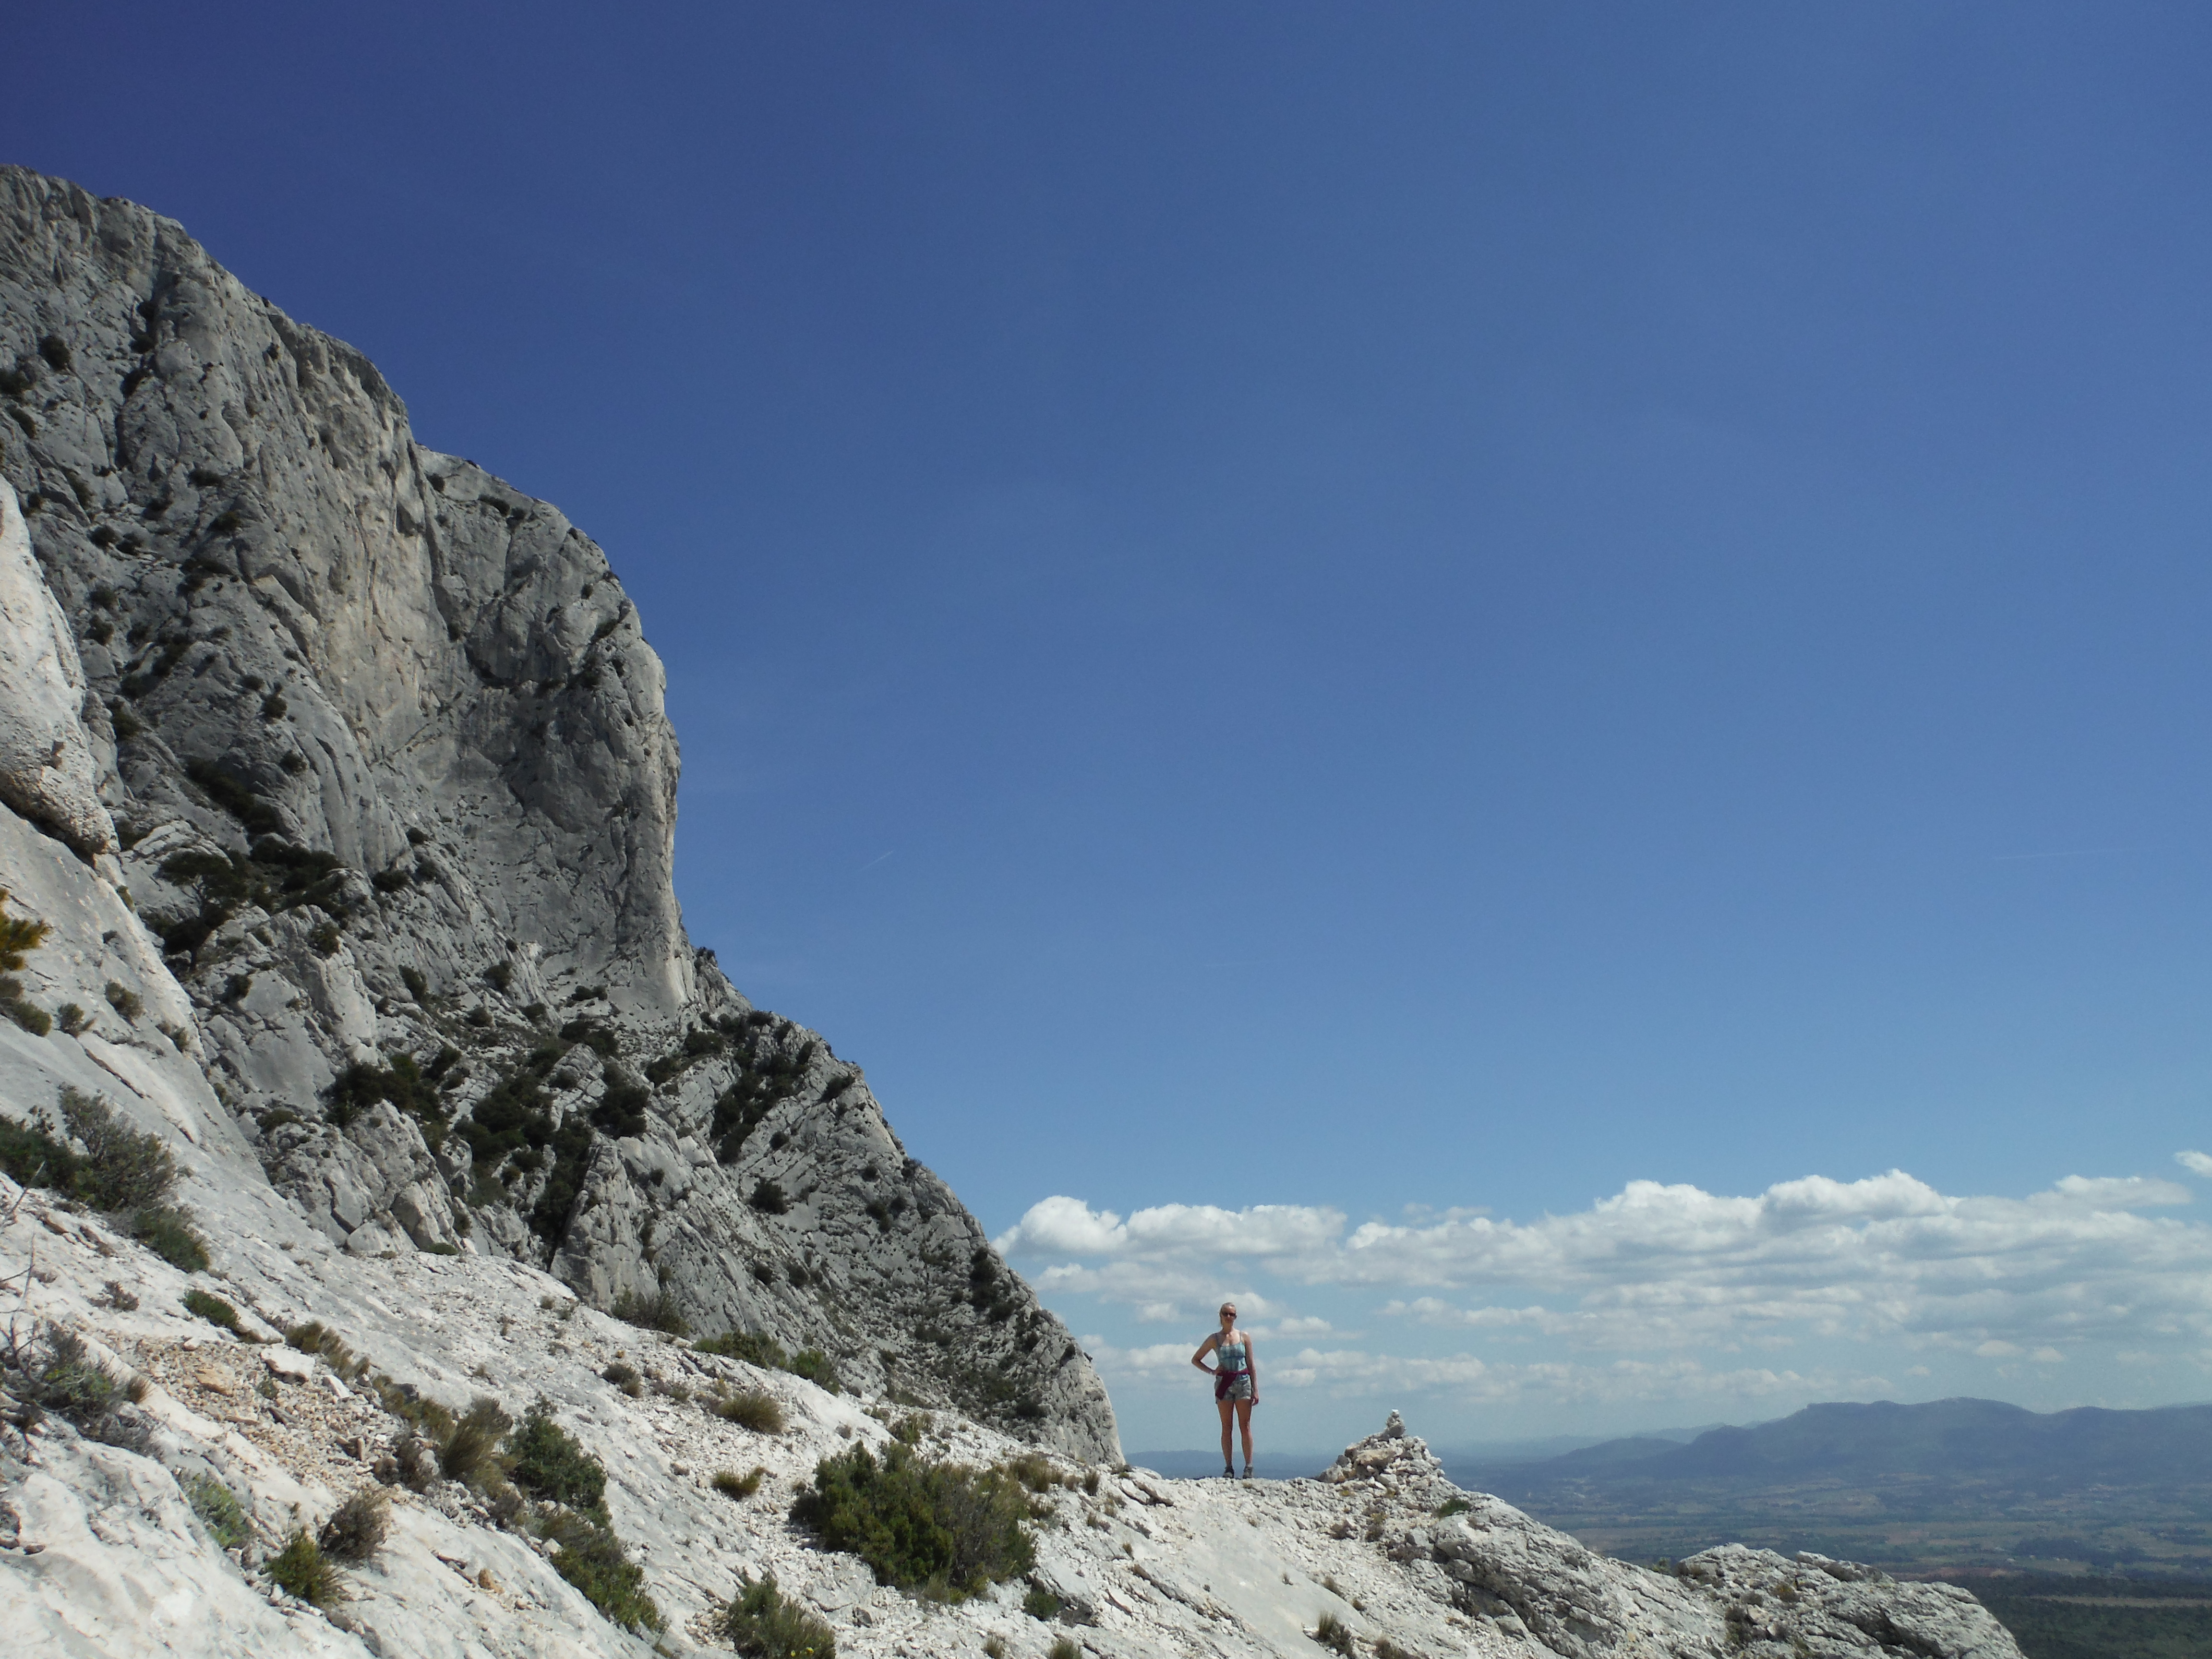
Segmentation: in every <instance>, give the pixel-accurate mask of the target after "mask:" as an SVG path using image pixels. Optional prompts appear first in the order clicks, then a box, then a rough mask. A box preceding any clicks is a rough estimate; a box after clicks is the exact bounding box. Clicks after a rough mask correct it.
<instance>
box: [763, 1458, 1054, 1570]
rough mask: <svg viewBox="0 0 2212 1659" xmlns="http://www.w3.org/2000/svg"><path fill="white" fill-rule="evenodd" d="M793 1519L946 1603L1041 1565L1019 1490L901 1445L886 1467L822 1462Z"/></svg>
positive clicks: (862, 1461) (992, 1473)
mask: <svg viewBox="0 0 2212 1659" xmlns="http://www.w3.org/2000/svg"><path fill="white" fill-rule="evenodd" d="M791 1513H792V1518H793V1520H795V1521H797V1522H799V1523H800V1524H801V1525H803V1526H806V1527H809V1528H812V1529H813V1530H814V1531H815V1532H816V1533H817V1534H820V1536H821V1538H822V1540H823V1542H824V1543H826V1544H827V1545H828V1546H829V1547H830V1548H831V1549H834V1550H844V1551H848V1552H849V1553H853V1554H854V1555H858V1556H860V1558H861V1559H863V1560H865V1561H866V1562H867V1564H868V1565H870V1566H871V1567H872V1568H873V1569H874V1570H875V1573H876V1577H877V1578H878V1579H879V1580H880V1581H882V1582H883V1583H888V1584H896V1585H897V1586H898V1587H899V1588H901V1589H911V1590H918V1591H920V1592H921V1593H922V1594H924V1595H930V1596H933V1597H936V1598H939V1599H943V1600H948V1601H960V1600H963V1599H964V1598H966V1597H967V1596H969V1595H974V1594H975V1592H976V1591H978V1590H980V1589H982V1588H983V1586H984V1585H985V1584H987V1583H993V1582H994V1581H996V1580H1000V1579H1005V1578H1011V1577H1014V1576H1015V1575H1016V1574H1018V1573H1023V1572H1026V1571H1029V1569H1030V1566H1031V1565H1034V1564H1035V1560H1036V1554H1035V1550H1034V1547H1033V1546H1032V1545H1031V1543H1030V1535H1029V1529H1028V1527H1027V1526H1026V1525H1025V1524H1024V1523H1025V1522H1026V1519H1027V1517H1028V1514H1029V1505H1028V1501H1027V1499H1026V1498H1024V1495H1023V1492H1022V1490H1021V1488H1020V1486H1018V1485H1016V1484H1015V1483H1014V1482H1013V1481H1012V1480H1008V1479H1007V1478H1006V1476H1005V1475H1003V1474H1000V1473H998V1472H997V1471H996V1470H986V1471H983V1472H981V1473H978V1472H976V1471H975V1470H973V1469H967V1468H959V1467H957V1466H956V1465H952V1464H945V1463H927V1462H923V1461H922V1460H921V1458H920V1457H919V1456H918V1455H915V1452H914V1451H913V1450H912V1449H909V1448H908V1447H906V1446H902V1445H900V1444H897V1443H892V1444H891V1445H890V1446H889V1447H888V1448H886V1449H885V1452H884V1460H883V1462H880V1463H879V1462H877V1461H876V1459H875V1456H874V1455H873V1454H872V1452H870V1451H869V1449H867V1448H866V1446H855V1447H854V1448H853V1449H851V1450H849V1451H848V1452H845V1453H843V1454H842V1455H838V1456H836V1457H825V1458H823V1460H822V1461H821V1462H820V1463H818V1464H817V1465H816V1466H815V1470H814V1486H813V1489H812V1490H811V1491H809V1492H801V1493H800V1494H799V1501H798V1502H797V1503H796V1504H793V1506H792V1511H791Z"/></svg>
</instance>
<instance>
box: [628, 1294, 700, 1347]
mask: <svg viewBox="0 0 2212 1659" xmlns="http://www.w3.org/2000/svg"><path fill="white" fill-rule="evenodd" d="M612 1312H613V1314H614V1316H615V1317H616V1318H617V1319H619V1320H622V1321H623V1322H625V1323H628V1324H631V1325H635V1326H638V1327H640V1328H643V1329H645V1330H648V1331H665V1332H667V1333H668V1334H670V1335H671V1336H689V1335H690V1334H691V1327H690V1325H689V1324H687V1323H686V1322H684V1314H683V1310H681V1309H679V1308H678V1306H677V1305H676V1298H675V1297H671V1296H670V1295H669V1294H668V1292H667V1291H665V1290H661V1291H653V1294H652V1295H650V1296H643V1295H640V1294H639V1293H637V1292H636V1291H630V1292H629V1293H627V1294H625V1295H623V1296H621V1297H617V1298H616V1301H615V1305H614V1308H613V1310H612Z"/></svg>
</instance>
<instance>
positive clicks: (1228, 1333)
mask: <svg viewBox="0 0 2212 1659" xmlns="http://www.w3.org/2000/svg"><path fill="white" fill-rule="evenodd" d="M1209 1353H1210V1354H1212V1356H1213V1359H1214V1363H1213V1364H1211V1365H1209V1364H1206V1355H1207V1354H1209ZM1190 1363H1191V1364H1194V1365H1195V1366H1197V1367H1198V1368H1199V1370H1202V1371H1211V1372H1212V1373H1213V1403H1214V1406H1215V1407H1216V1408H1218V1410H1219V1411H1220V1413H1221V1474H1222V1478H1223V1479H1224V1480H1234V1479H1236V1476H1237V1466H1236V1465H1235V1464H1233V1463H1231V1462H1230V1461H1229V1416H1230V1413H1231V1411H1232V1410H1233V1411H1234V1412H1235V1413H1236V1414H1237V1425H1238V1426H1239V1427H1240V1428H1242V1429H1243V1431H1244V1478H1245V1479H1246V1480H1250V1479H1251V1478H1252V1407H1255V1406H1256V1405H1258V1404H1259V1403H1260V1368H1259V1367H1258V1366H1257V1365H1256V1364H1254V1363H1253V1357H1252V1339H1251V1338H1250V1337H1249V1336H1248V1335H1246V1334H1244V1333H1243V1331H1240V1330H1238V1329H1237V1304H1235V1303H1234V1302H1225V1303H1223V1304H1221V1328H1220V1329H1219V1330H1218V1331H1216V1332H1214V1334H1212V1335H1211V1336H1209V1337H1207V1338H1206V1340H1205V1341H1203V1342H1201V1343H1200V1344H1199V1345H1198V1352H1196V1353H1194V1354H1193V1355H1191V1357H1190Z"/></svg>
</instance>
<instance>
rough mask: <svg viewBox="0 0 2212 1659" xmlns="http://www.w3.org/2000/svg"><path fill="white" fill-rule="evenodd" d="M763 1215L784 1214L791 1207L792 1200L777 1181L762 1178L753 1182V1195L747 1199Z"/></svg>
mask: <svg viewBox="0 0 2212 1659" xmlns="http://www.w3.org/2000/svg"><path fill="white" fill-rule="evenodd" d="M745 1201H746V1202H747V1203H749V1204H750V1205H751V1206H753V1208H755V1209H756V1210H758V1211H759V1212H761V1213H762V1214H763V1215H782V1214H783V1213H785V1212H787V1211H788V1210H789V1209H790V1208H791V1200H789V1199H788V1198H787V1197H786V1196H784V1191H783V1188H782V1187H781V1185H779V1184H778V1183H777V1182H773V1181H769V1180H765V1179H763V1180H761V1181H757V1182H754V1183H753V1195H752V1196H751V1197H750V1199H748V1200H745Z"/></svg>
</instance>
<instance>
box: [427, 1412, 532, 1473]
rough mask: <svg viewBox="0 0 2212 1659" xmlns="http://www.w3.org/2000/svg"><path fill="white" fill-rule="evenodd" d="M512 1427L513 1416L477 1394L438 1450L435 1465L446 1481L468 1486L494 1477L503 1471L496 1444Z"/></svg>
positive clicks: (497, 1444)
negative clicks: (456, 1481) (462, 1483)
mask: <svg viewBox="0 0 2212 1659" xmlns="http://www.w3.org/2000/svg"><path fill="white" fill-rule="evenodd" d="M513 1426H514V1419H513V1418H511V1417H509V1416H508V1415H507V1413H505V1412H503V1411H501V1409H500V1406H499V1401H496V1400H494V1399H492V1398H491V1397H490V1396H489V1395H477V1397H476V1398H475V1399H474V1400H473V1401H470V1402H469V1408H468V1410H466V1411H465V1412H463V1413H461V1415H460V1418H459V1421H457V1422H456V1423H454V1425H453V1432H452V1433H451V1434H450V1435H448V1436H447V1437H446V1441H445V1443H444V1444H443V1445H442V1446H441V1447H440V1448H439V1449H438V1468H440V1470H441V1471H442V1472H443V1474H445V1477H446V1479H447V1480H460V1481H465V1482H466V1483H467V1484H468V1485H470V1486H479V1487H480V1486H483V1485H484V1484H485V1483H486V1482H487V1481H489V1480H496V1479H498V1478H499V1476H500V1475H501V1474H503V1473H504V1472H505V1471H504V1468H503V1467H502V1464H501V1458H500V1455H499V1443H500V1441H501V1439H502V1438H503V1437H505V1436H506V1434H507V1431H508V1430H509V1429H512V1428H513Z"/></svg>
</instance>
